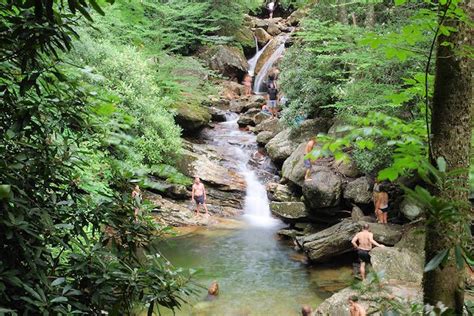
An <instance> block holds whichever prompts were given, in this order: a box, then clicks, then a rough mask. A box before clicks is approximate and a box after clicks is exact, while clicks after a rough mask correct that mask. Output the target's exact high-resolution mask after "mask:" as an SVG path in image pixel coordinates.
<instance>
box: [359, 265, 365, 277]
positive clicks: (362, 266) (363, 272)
mask: <svg viewBox="0 0 474 316" xmlns="http://www.w3.org/2000/svg"><path fill="white" fill-rule="evenodd" d="M360 276H361V278H362V280H365V262H363V261H362V262H361V263H360Z"/></svg>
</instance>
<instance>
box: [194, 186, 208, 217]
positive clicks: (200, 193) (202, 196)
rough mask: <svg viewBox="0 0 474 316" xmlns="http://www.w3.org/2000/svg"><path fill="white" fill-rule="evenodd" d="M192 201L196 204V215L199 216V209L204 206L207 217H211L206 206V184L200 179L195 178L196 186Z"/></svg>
mask: <svg viewBox="0 0 474 316" xmlns="http://www.w3.org/2000/svg"><path fill="white" fill-rule="evenodd" d="M191 201H194V202H196V215H199V208H200V206H201V205H202V206H204V209H205V210H206V215H209V212H208V211H207V205H206V189H205V188H204V184H203V183H202V182H201V179H199V177H195V178H194V184H193V188H192V191H191Z"/></svg>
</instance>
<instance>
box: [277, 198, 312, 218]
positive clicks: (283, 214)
mask: <svg viewBox="0 0 474 316" xmlns="http://www.w3.org/2000/svg"><path fill="white" fill-rule="evenodd" d="M270 210H271V212H272V214H273V215H275V216H276V217H279V218H281V219H282V220H284V221H286V222H297V221H302V220H306V219H307V218H308V215H309V214H308V211H307V210H306V206H305V205H304V203H302V202H271V203H270Z"/></svg>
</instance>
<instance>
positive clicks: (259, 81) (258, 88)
mask: <svg viewBox="0 0 474 316" xmlns="http://www.w3.org/2000/svg"><path fill="white" fill-rule="evenodd" d="M284 51H285V42H284V41H283V43H281V44H280V46H278V48H277V49H276V50H275V51H274V52H273V54H272V55H271V56H270V58H268V60H267V61H266V62H265V64H264V65H263V67H262V69H260V71H259V72H258V74H257V76H256V77H255V81H254V82H255V83H254V87H253V90H254V92H255V93H257V94H258V93H262V92H263V91H262V85H263V80H265V78H266V77H267V75H268V72H269V71H270V69H271V68H272V66H273V64H274V63H275V62H276V61H277V60H278V58H280V56H281V55H282V54H283V52H284Z"/></svg>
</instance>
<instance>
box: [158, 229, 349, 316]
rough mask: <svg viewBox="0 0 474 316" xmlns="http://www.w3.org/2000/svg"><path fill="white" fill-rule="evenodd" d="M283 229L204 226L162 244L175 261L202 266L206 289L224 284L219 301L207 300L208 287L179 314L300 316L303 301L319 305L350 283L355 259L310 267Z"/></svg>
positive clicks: (201, 275)
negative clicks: (282, 235) (284, 237)
mask: <svg viewBox="0 0 474 316" xmlns="http://www.w3.org/2000/svg"><path fill="white" fill-rule="evenodd" d="M277 230H278V227H276V226H272V227H258V226H257V227H255V226H251V225H243V226H241V227H239V228H235V227H234V228H233V229H222V228H209V229H200V230H198V231H195V232H193V233H191V234H187V235H185V236H181V237H175V238H171V239H169V240H167V241H166V243H164V244H162V245H161V251H162V254H163V255H164V256H166V257H167V258H168V259H169V260H170V261H171V263H172V264H174V265H175V266H180V267H184V268H193V269H198V270H199V273H198V275H197V276H196V281H197V282H198V283H199V284H202V285H203V286H204V287H205V288H207V287H208V285H209V284H210V283H211V282H212V281H213V280H216V281H217V282H218V283H219V287H220V293H219V297H218V299H217V300H215V301H212V302H205V301H204V298H205V297H206V294H207V293H206V290H205V289H202V290H201V292H199V294H198V295H197V296H196V297H192V298H190V302H191V304H189V306H185V307H183V308H182V310H178V311H175V312H176V315H220V316H222V315H225V316H227V315H228V316H233V315H235V316H237V315H300V310H301V306H302V305H304V304H308V305H311V306H313V307H316V306H317V305H318V304H320V303H321V302H322V300H324V299H325V298H327V297H329V296H330V295H331V294H332V293H333V292H335V291H337V290H339V289H341V288H343V287H345V286H347V285H348V284H349V283H350V280H351V266H350V264H343V265H338V264H336V263H332V264H331V265H325V266H315V267H308V266H307V265H305V264H304V263H303V262H301V260H300V259H301V258H302V256H301V255H300V254H298V253H297V252H296V251H294V250H293V249H292V247H291V246H290V245H289V244H288V243H287V242H285V241H281V240H279V239H278V238H277V237H276V236H277V235H276V234H275V233H276V231H277ZM161 312H162V314H163V315H172V314H173V313H172V312H171V311H167V310H163V309H162V310H161Z"/></svg>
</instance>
